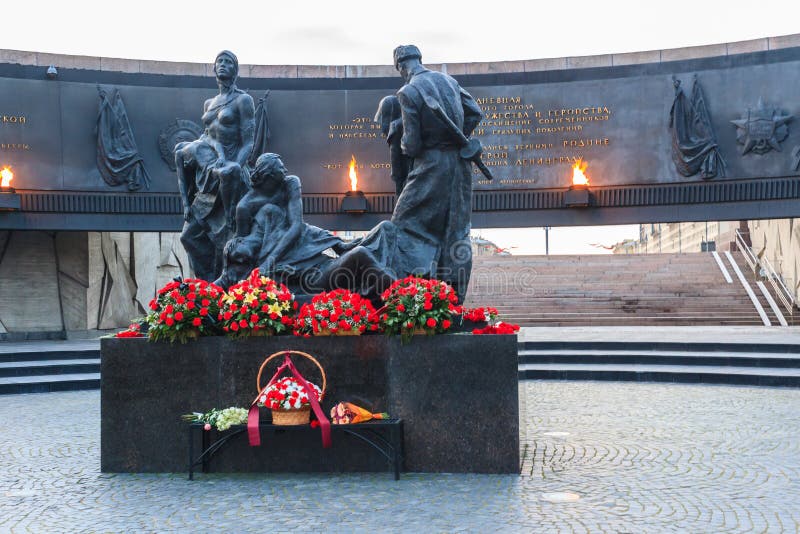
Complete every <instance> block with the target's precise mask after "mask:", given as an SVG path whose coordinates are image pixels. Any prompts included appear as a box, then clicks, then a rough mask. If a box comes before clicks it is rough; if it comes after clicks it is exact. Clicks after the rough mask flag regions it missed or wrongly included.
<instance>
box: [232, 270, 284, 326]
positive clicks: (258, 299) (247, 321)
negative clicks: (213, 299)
mask: <svg viewBox="0 0 800 534" xmlns="http://www.w3.org/2000/svg"><path fill="white" fill-rule="evenodd" d="M296 309H297V303H296V302H295V301H294V295H292V293H291V292H290V291H289V289H287V287H286V286H285V285H283V284H279V283H277V282H275V281H274V280H272V279H271V278H268V277H266V276H262V275H261V273H260V272H259V271H258V269H254V270H253V272H252V273H250V276H248V277H247V279H246V280H242V281H241V282H239V283H238V284H234V285H232V286H231V287H230V288H228V292H227V293H225V294H224V295H222V297H221V298H220V299H219V315H218V317H219V320H220V323H221V324H222V330H224V331H225V332H227V333H228V335H230V336H234V337H246V336H252V335H268V336H270V335H276V334H282V333H284V332H288V331H290V330H291V329H292V327H293V326H294V314H295V310H296Z"/></svg>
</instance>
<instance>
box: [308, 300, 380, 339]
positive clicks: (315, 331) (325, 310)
mask: <svg viewBox="0 0 800 534" xmlns="http://www.w3.org/2000/svg"><path fill="white" fill-rule="evenodd" d="M378 329H379V326H378V317H377V315H376V314H375V308H374V307H373V306H372V303H370V301H369V300H367V299H365V298H362V297H361V295H359V294H357V293H352V292H350V291H348V290H346V289H336V290H334V291H330V292H327V293H320V294H319V295H316V296H315V297H314V298H313V299H311V302H310V303H309V304H303V306H301V307H300V313H299V314H298V316H297V320H296V321H295V330H294V333H295V335H297V336H304V337H310V336H312V335H315V336H325V335H340V336H341V335H356V336H357V335H360V334H362V333H364V332H366V331H367V330H370V331H373V332H374V331H376V330H378Z"/></svg>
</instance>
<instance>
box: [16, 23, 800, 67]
mask: <svg viewBox="0 0 800 534" xmlns="http://www.w3.org/2000/svg"><path fill="white" fill-rule="evenodd" d="M797 46H800V34H793V35H782V36H776V37H764V38H761V39H753V40H749V41H738V42H733V43H718V44H709V45H704V46H691V47H683V48H670V49H666V50H647V51H643V52H629V53H622V54H603V55H595V56H574V57H562V58H543V59H529V60H524V61H495V62H483V63H443V64H426V66H428V67H429V68H432V69H436V70H445V71H446V72H447V73H448V74H450V75H451V76H455V75H462V74H493V73H508V72H539V71H547V70H562V69H583V68H590V67H613V66H621V65H637V64H642V63H660V62H667V61H679V60H685V59H698V58H706V57H716V56H732V55H737V54H745V53H749V52H763V51H766V50H779V49H782V48H791V47H797ZM387 55H388V54H387ZM0 63H6V64H18V65H27V66H39V67H45V68H46V67H48V66H50V65H54V66H56V67H59V68H68V69H88V70H99V71H104V72H124V73H141V74H168V75H190V76H213V75H214V73H213V70H212V67H213V66H212V65H211V63H208V64H206V63H183V62H173V61H151V60H144V59H120V58H107V57H98V56H74V55H65V54H50V53H45V52H30V51H22V50H0ZM240 75H241V76H242V77H243V78H375V77H387V76H389V77H391V76H396V75H397V72H396V71H395V70H394V67H392V66H391V65H388V64H387V65H245V64H242V65H241V66H240Z"/></svg>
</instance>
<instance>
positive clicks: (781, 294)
mask: <svg viewBox="0 0 800 534" xmlns="http://www.w3.org/2000/svg"><path fill="white" fill-rule="evenodd" d="M735 232H736V244H737V245H738V246H739V248H740V249H741V251H742V254H743V255H744V259H745V261H747V264H748V265H750V268H751V269H753V272H754V273H755V274H756V276H763V277H764V278H766V279H767V281H769V283H770V284H771V285H772V289H773V290H774V291H775V294H776V295H777V296H778V299H779V300H780V301H781V303H782V304H783V307H784V308H786V311H787V312H788V313H789V315H794V311H795V299H794V295H793V294H792V292H791V291H789V288H788V287H786V283H785V282H784V281H783V277H781V275H780V274H779V273H778V272H777V271H776V270H775V269H774V268H773V267H772V264H771V263H770V262H769V259H767V257H766V256H765V257H763V258H759V257H758V256H756V255H755V254H754V253H753V249H752V248H750V245H748V244H747V243H746V242H745V240H744V237H743V236H742V234H741V232H739V229H738V228H737V229H736V230H735Z"/></svg>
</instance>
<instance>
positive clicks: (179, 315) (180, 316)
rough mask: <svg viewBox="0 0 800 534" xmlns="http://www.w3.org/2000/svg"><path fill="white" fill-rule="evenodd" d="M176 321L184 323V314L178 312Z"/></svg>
mask: <svg viewBox="0 0 800 534" xmlns="http://www.w3.org/2000/svg"><path fill="white" fill-rule="evenodd" d="M175 320H176V321H183V312H177V313H176V314H175Z"/></svg>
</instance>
